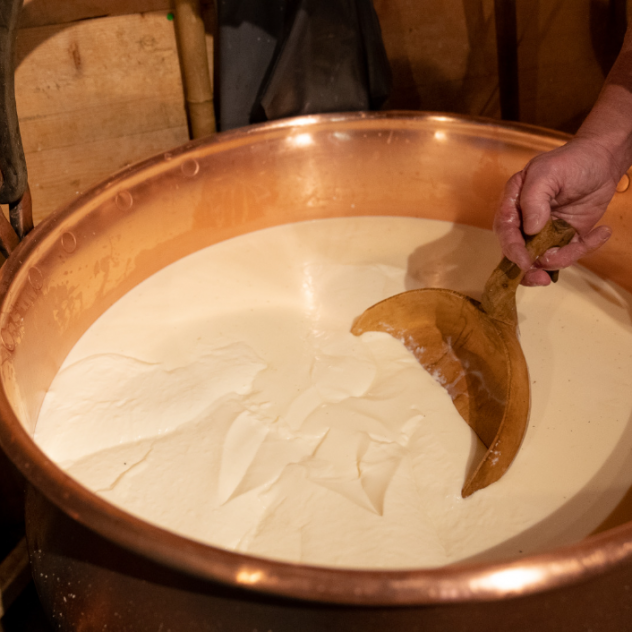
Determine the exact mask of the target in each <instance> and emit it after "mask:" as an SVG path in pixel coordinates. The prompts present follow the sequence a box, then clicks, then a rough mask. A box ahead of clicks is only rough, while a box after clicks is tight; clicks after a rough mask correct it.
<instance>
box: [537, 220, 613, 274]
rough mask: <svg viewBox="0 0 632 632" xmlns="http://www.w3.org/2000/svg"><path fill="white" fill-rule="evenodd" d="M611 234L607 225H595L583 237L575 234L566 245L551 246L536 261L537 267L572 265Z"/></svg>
mask: <svg viewBox="0 0 632 632" xmlns="http://www.w3.org/2000/svg"><path fill="white" fill-rule="evenodd" d="M610 235H612V229H611V228H610V227H609V226H597V227H596V228H593V230H591V231H590V232H589V233H588V235H586V236H585V237H579V236H577V235H576V236H575V237H574V238H573V241H571V243H570V244H568V246H564V248H551V249H550V250H547V251H546V252H545V253H544V254H543V255H542V256H541V257H540V258H539V259H538V261H537V262H536V264H535V265H536V266H537V267H538V268H544V269H545V270H559V269H560V268H567V267H568V266H570V265H573V264H574V263H575V262H576V261H577V260H578V259H581V258H582V257H585V256H586V255H587V254H589V253H591V252H593V251H595V250H597V248H600V247H601V246H603V245H604V244H605V243H606V242H607V241H608V239H610Z"/></svg>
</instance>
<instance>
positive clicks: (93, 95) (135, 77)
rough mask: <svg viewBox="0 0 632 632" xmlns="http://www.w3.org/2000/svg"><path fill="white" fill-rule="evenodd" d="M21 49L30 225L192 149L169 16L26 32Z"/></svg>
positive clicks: (19, 82) (19, 94) (19, 88)
mask: <svg viewBox="0 0 632 632" xmlns="http://www.w3.org/2000/svg"><path fill="white" fill-rule="evenodd" d="M17 49H18V50H17V53H18V59H19V60H20V61H21V63H20V65H19V66H18V68H17V70H16V100H17V105H18V114H19V117H20V128H21V133H22V138H23V144H24V148H25V153H26V161H27V167H28V170H29V182H30V185H31V191H32V194H33V210H34V217H35V220H36V221H39V220H41V219H42V218H43V217H45V216H46V215H47V214H48V213H50V212H51V211H52V210H54V209H55V208H57V207H58V206H59V205H60V204H62V203H64V202H66V201H70V200H71V199H72V198H73V197H75V196H76V195H77V193H78V192H83V191H84V190H86V189H87V188H89V187H91V186H93V185H94V184H96V183H97V182H99V181H100V180H102V179H104V178H106V177H107V176H109V175H111V174H112V173H113V172H115V171H118V170H119V169H121V168H123V167H124V166H127V165H129V164H131V163H133V162H136V161H139V160H142V159H144V158H147V157H149V156H151V155H154V154H156V153H159V152H161V151H165V150H166V149H169V148H172V147H174V146H176V145H180V144H182V143H183V142H186V141H187V140H188V131H187V121H186V113H185V109H184V97H183V93H182V83H181V75H180V67H179V65H178V57H177V48H176V42H175V36H174V31H173V23H172V22H171V21H169V20H168V19H167V12H166V11H159V12H154V13H149V14H144V15H140V14H137V15H123V16H114V17H107V18H99V19H94V20H84V21H81V22H74V23H71V24H65V25H54V26H44V27H34V28H27V29H22V30H21V31H20V32H19V34H18V44H17ZM211 50H212V48H211Z"/></svg>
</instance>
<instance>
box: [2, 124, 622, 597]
mask: <svg viewBox="0 0 632 632" xmlns="http://www.w3.org/2000/svg"><path fill="white" fill-rule="evenodd" d="M437 120H439V121H441V122H442V123H445V122H447V123H448V124H450V125H468V126H473V127H474V128H475V129H476V130H478V132H479V133H481V134H483V135H484V134H485V133H491V134H496V133H499V130H502V133H503V134H505V135H507V134H509V135H511V134H515V135H516V136H517V137H521V136H524V135H528V136H534V135H536V136H539V135H541V137H542V147H543V148H546V147H551V146H555V145H556V144H560V143H561V142H563V141H564V140H565V139H566V138H568V137H567V136H566V135H564V134H558V133H553V132H550V131H546V132H545V133H543V132H542V130H540V129H539V128H535V127H533V126H527V125H520V124H503V125H502V126H499V125H498V123H497V122H496V121H490V120H487V119H479V118H473V117H460V116H459V117H457V116H452V115H437V114H428V113H407V112H391V113H387V114H366V113H360V114H342V115H341V114H333V115H319V116H310V117H302V118H299V119H288V120H283V121H279V122H272V123H266V124H262V125H257V126H252V127H249V128H244V129H242V130H239V131H233V132H227V133H223V134H219V135H217V136H215V137H213V138H210V139H206V140H202V141H196V142H192V143H189V144H187V145H185V146H183V147H181V148H178V149H177V150H174V151H173V152H170V153H171V155H170V156H169V160H170V165H173V164H178V163H182V162H184V160H186V158H187V156H188V154H190V153H191V152H192V151H193V150H195V149H196V148H199V147H201V146H205V147H206V148H207V149H208V150H209V151H220V150H222V148H224V147H226V146H231V145H234V144H241V143H248V142H251V139H256V138H258V137H260V136H261V135H263V134H266V133H269V132H270V131H273V130H274V131H280V132H283V131H285V130H288V129H295V128H297V127H306V128H310V129H312V128H314V127H315V128H318V127H319V126H322V125H331V124H332V123H335V124H338V123H339V124H345V125H349V124H356V123H362V122H365V121H366V122H371V121H382V122H383V121H393V122H396V123H405V124H410V125H420V124H428V123H432V122H433V121H437ZM164 161H165V157H164V156H163V155H160V156H156V157H154V158H151V159H149V160H147V161H145V162H143V163H140V164H138V165H136V166H133V167H130V168H128V169H126V170H124V171H122V172H120V173H118V174H116V175H114V176H112V177H111V178H110V179H109V180H107V181H106V182H104V183H102V184H100V185H98V186H97V187H95V188H93V189H92V190H90V191H88V192H87V193H85V194H84V195H82V196H81V197H79V198H77V199H76V200H75V201H73V203H71V204H70V205H69V206H67V207H65V208H64V209H62V210H60V211H58V212H57V213H55V214H53V215H52V216H50V217H49V218H47V219H46V220H45V221H44V222H42V223H41V224H40V225H38V226H37V227H36V228H35V229H34V231H33V232H32V233H31V234H30V235H29V236H28V237H27V239H26V240H25V241H24V242H22V243H21V244H20V245H19V246H18V248H17V249H16V250H15V251H14V252H13V254H12V255H11V256H10V258H9V259H8V260H7V262H6V263H5V264H4V266H3V268H2V271H1V274H0V301H1V307H0V319H1V318H2V317H6V315H7V313H8V312H9V309H10V308H9V307H8V306H9V305H10V303H11V300H12V298H13V297H12V287H13V283H14V281H15V279H16V278H17V277H18V276H19V275H20V274H22V275H24V270H25V267H26V265H27V262H29V260H30V258H31V257H32V255H33V251H34V248H35V246H36V245H37V244H38V243H39V242H41V241H42V240H44V239H45V238H46V237H47V235H49V234H50V233H51V232H54V231H56V232H59V230H60V227H63V225H64V223H65V222H66V221H67V220H68V218H69V217H71V216H72V215H73V213H75V212H77V211H78V209H81V208H85V207H94V206H95V204H96V201H98V200H100V199H102V198H103V197H104V196H110V197H111V196H113V195H115V194H116V192H117V191H120V190H122V189H127V188H130V187H131V186H132V185H133V184H134V183H135V182H138V181H139V179H142V178H143V174H144V172H145V171H146V170H147V169H148V168H149V167H151V166H154V165H158V164H160V163H163V162H164ZM0 418H1V423H0V444H1V445H2V448H3V449H4V450H5V451H6V453H7V454H8V455H9V457H10V458H11V459H12V461H13V462H14V463H15V464H16V466H17V467H18V468H19V469H20V470H21V472H22V473H23V474H24V476H25V477H26V478H27V479H28V481H29V482H30V483H31V484H32V485H34V486H35V487H36V488H37V489H38V490H40V491H41V492H42V493H43V494H44V495H45V496H46V497H47V498H48V499H49V500H50V501H51V502H53V503H54V504H55V505H56V506H58V507H59V508H60V509H61V510H63V511H64V512H65V513H66V514H68V515H69V516H70V517H72V518H73V519H74V520H76V521H78V522H79V523H81V524H82V525H84V526H86V527H88V528H90V529H92V530H93V531H95V532H97V533H98V534H100V535H102V536H104V537H105V538H107V539H108V540H110V541H112V542H114V543H116V544H118V545H120V546H122V547H124V548H126V549H129V550H131V551H134V552H136V553H138V554H140V555H142V556H145V557H147V558H150V559H152V560H155V561H158V562H160V563H162V564H165V565H166V566H168V567H171V568H174V569H177V570H179V571H182V572H184V573H186V574H190V575H193V576H197V577H199V578H203V579H208V580H215V581H220V582H223V583H225V584H228V585H231V586H238V587H242V588H246V589H250V590H255V591H260V592H265V593H272V594H275V595H281V596H287V597H293V598H299V599H306V600H312V601H322V602H331V603H340V604H355V605H387V606H388V605H392V606H396V605H397V606H404V605H415V604H440V603H455V602H465V601H485V600H497V599H505V598H510V597H515V596H519V595H528V594H533V593H537V592H540V591H545V590H550V589H553V588H555V587H559V586H563V585H568V584H571V583H574V582H578V581H581V580H586V579H588V578H591V577H593V576H596V575H598V574H600V573H603V572H605V571H606V570H608V569H610V568H612V567H614V566H615V565H618V564H620V563H622V562H624V561H626V560H629V559H631V558H632V523H628V524H625V525H622V526H620V527H617V528H614V529H611V530H609V531H607V532H605V533H603V534H600V535H596V536H591V537H589V538H587V539H585V540H583V541H582V542H580V543H578V544H575V545H572V546H567V547H563V548H558V549H556V550H554V551H551V552H548V553H544V554H539V555H532V556H528V557H524V558H521V559H518V560H513V561H508V562H503V563H495V564H484V563H476V564H467V563H463V564H456V565H453V566H449V567H443V568H438V569H429V570H401V571H364V570H344V569H332V568H323V567H314V566H311V567H310V566H305V565H299V564H290V563H283V562H276V561H271V560H266V559H262V558H257V557H253V556H249V555H242V554H239V553H233V552H229V551H226V550H223V549H219V548H216V547H212V546H208V545H205V544H201V543H199V542H195V541H192V540H189V539H187V538H184V537H181V536H178V535H175V534H174V533H171V532H168V531H166V530H163V529H160V528H158V527H155V526H153V525H151V524H149V523H146V522H144V521H142V520H140V519H137V518H135V517H133V516H131V515H129V514H127V513H126V512H124V511H122V510H120V509H118V508H116V507H114V506H113V505H111V504H109V503H108V502H106V501H104V500H102V499H101V498H99V497H98V496H96V495H95V494H93V493H91V492H89V491H88V490H87V489H85V488H83V487H82V486H80V485H79V484H78V483H76V482H75V481H74V480H73V479H71V478H70V477H68V476H67V475H66V474H65V473H64V472H63V471H62V470H61V469H59V468H58V467H57V466H56V465H55V464H54V463H53V462H52V461H51V460H49V459H48V458H47V457H46V456H45V455H44V453H43V452H41V450H39V448H37V446H36V445H35V443H34V442H33V440H32V439H31V437H30V436H29V435H28V433H27V432H26V431H25V429H24V428H23V426H22V424H21V423H20V421H19V420H18V418H17V417H16V415H15V413H14V411H13V409H12V407H11V405H10V403H9V399H8V396H7V393H6V391H5V385H4V383H2V384H1V387H0Z"/></svg>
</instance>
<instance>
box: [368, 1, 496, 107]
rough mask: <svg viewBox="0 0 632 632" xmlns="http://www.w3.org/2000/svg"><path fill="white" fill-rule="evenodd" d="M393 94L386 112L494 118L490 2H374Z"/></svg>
mask: <svg viewBox="0 0 632 632" xmlns="http://www.w3.org/2000/svg"><path fill="white" fill-rule="evenodd" d="M374 6H375V10H376V12H377V14H378V17H379V20H380V25H381V28H382V36H383V40H384V45H385V48H386V52H387V54H388V57H389V60H390V62H391V68H392V71H393V90H392V95H391V98H390V99H389V101H388V102H387V104H386V108H387V109H388V108H394V109H422V110H443V111H451V112H460V113H465V114H478V115H484V116H497V115H499V112H500V107H499V102H498V94H497V92H498V75H497V71H496V53H495V51H496V41H495V30H494V16H493V0H479V1H477V2H467V3H466V2H461V0H444V1H441V2H439V1H437V0H435V1H433V2H418V1H417V0H375V1H374Z"/></svg>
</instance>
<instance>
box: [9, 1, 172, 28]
mask: <svg viewBox="0 0 632 632" xmlns="http://www.w3.org/2000/svg"><path fill="white" fill-rule="evenodd" d="M170 8H171V0H24V6H23V9H22V15H21V17H20V27H22V28H28V27H33V26H46V25H48V24H65V23H68V22H77V21H78V20H85V19H88V18H97V17H107V16H112V15H129V14H132V13H148V12H150V11H161V10H168V9H170Z"/></svg>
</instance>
